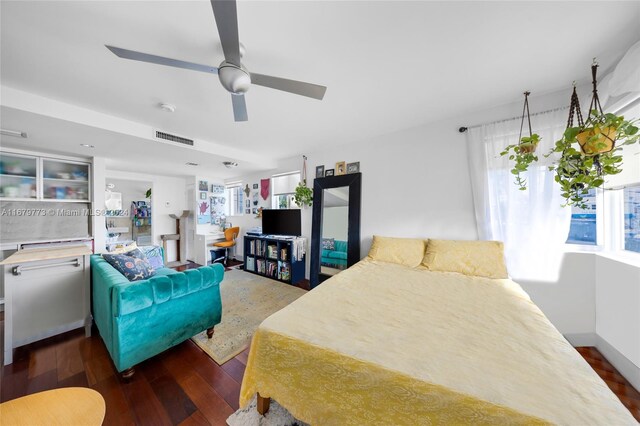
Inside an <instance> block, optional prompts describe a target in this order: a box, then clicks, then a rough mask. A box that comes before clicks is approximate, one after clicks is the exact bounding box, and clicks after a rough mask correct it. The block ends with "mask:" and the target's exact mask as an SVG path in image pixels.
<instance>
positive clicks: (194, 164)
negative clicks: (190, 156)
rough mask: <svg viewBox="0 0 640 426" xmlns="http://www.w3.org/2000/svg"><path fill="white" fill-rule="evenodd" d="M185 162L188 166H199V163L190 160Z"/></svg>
mask: <svg viewBox="0 0 640 426" xmlns="http://www.w3.org/2000/svg"><path fill="white" fill-rule="evenodd" d="M184 164H186V165H187V166H197V165H198V163H192V162H190V161H189V162H186V163H184Z"/></svg>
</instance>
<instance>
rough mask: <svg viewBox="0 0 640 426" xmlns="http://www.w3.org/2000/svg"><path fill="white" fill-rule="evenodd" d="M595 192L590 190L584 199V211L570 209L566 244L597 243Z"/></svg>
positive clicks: (574, 208)
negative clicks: (569, 223) (569, 225)
mask: <svg viewBox="0 0 640 426" xmlns="http://www.w3.org/2000/svg"><path fill="white" fill-rule="evenodd" d="M596 198H597V197H596V191H595V189H592V190H590V191H589V195H587V196H585V197H584V202H585V204H587V208H586V209H581V208H578V207H575V206H573V207H572V208H571V227H570V228H569V237H568V238H567V244H584V245H596V244H597V242H598V226H597V222H596V218H597V215H596V204H597V203H596Z"/></svg>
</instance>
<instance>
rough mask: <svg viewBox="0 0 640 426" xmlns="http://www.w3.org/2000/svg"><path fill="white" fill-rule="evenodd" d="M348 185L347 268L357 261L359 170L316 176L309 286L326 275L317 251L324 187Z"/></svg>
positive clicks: (358, 251)
mask: <svg viewBox="0 0 640 426" xmlns="http://www.w3.org/2000/svg"><path fill="white" fill-rule="evenodd" d="M343 186H348V187H349V228H348V233H347V234H348V235H347V268H349V267H351V266H353V265H355V264H356V263H358V262H359V261H360V204H361V191H362V173H351V174H347V175H340V176H328V177H323V178H316V179H315V180H314V181H313V218H312V223H311V271H310V275H309V281H310V283H311V288H314V287H316V286H317V285H318V284H320V283H321V282H322V281H324V280H325V279H327V278H329V277H328V276H325V275H322V276H321V274H320V253H321V251H320V250H321V242H322V236H321V235H320V232H321V230H322V206H323V197H324V190H325V189H330V188H340V187H343Z"/></svg>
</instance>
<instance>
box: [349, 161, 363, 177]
mask: <svg viewBox="0 0 640 426" xmlns="http://www.w3.org/2000/svg"><path fill="white" fill-rule="evenodd" d="M358 172H360V162H359V161H356V162H355V163H349V164H347V174H351V173H358Z"/></svg>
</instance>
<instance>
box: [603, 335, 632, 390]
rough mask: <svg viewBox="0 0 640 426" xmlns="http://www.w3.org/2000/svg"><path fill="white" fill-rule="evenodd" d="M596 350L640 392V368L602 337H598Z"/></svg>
mask: <svg viewBox="0 0 640 426" xmlns="http://www.w3.org/2000/svg"><path fill="white" fill-rule="evenodd" d="M595 346H596V348H597V349H598V350H599V351H600V353H601V354H602V355H603V356H604V357H605V358H606V359H607V360H608V361H609V362H610V363H611V365H613V366H614V367H615V368H616V370H618V371H619V372H620V374H622V375H623V376H624V378H625V379H627V380H628V381H629V383H631V385H632V386H633V387H634V388H636V390H638V391H640V367H638V366H637V365H635V364H634V363H633V362H631V361H629V359H628V358H627V357H625V356H624V355H622V354H621V353H620V352H619V351H618V350H617V349H616V348H614V347H613V346H612V345H611V344H610V343H609V342H607V341H606V340H605V339H603V338H602V337H600V336H598V335H596V345H595Z"/></svg>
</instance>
